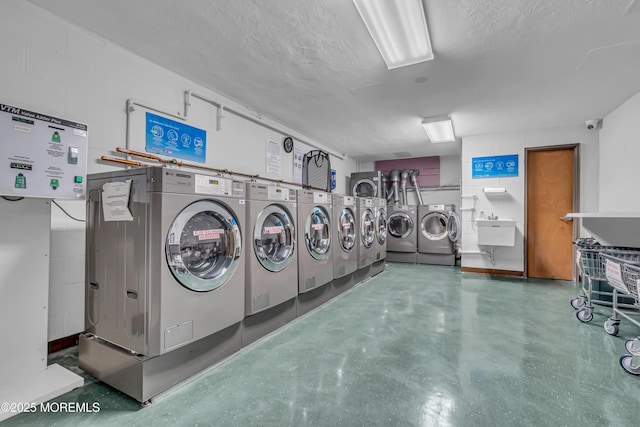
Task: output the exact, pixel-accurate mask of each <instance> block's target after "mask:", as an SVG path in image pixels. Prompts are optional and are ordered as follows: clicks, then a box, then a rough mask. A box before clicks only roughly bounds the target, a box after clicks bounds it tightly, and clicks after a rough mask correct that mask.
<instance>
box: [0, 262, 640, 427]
mask: <svg viewBox="0 0 640 427" xmlns="http://www.w3.org/2000/svg"><path fill="white" fill-rule="evenodd" d="M576 294H577V291H576V288H575V286H574V284H572V283H570V282H559V281H545V280H522V279H503V278H494V279H492V278H489V277H488V276H483V275H475V274H461V273H460V271H459V269H457V268H451V267H439V266H423V265H403V264H391V263H390V264H389V265H388V267H387V270H386V271H385V272H384V273H382V274H380V275H379V276H376V277H375V278H373V279H371V280H369V281H368V282H366V283H364V284H362V285H361V286H358V287H356V288H354V289H353V290H351V291H350V292H348V293H346V294H344V295H342V296H341V297H339V298H337V299H335V300H333V301H332V302H330V303H329V304H327V305H325V306H323V307H321V308H320V309H319V310H316V311H314V312H312V313H310V314H308V315H307V316H305V317H303V318H301V319H298V320H296V321H295V322H293V323H292V324H290V325H289V326H287V327H285V328H283V329H282V330H280V331H278V332H277V333H275V334H274V335H272V336H270V337H267V338H266V339H264V340H262V341H260V342H258V343H256V344H254V345H252V346H250V347H248V348H246V349H244V350H242V351H241V352H240V353H238V354H236V355H235V356H233V357H232V358H231V359H229V360H228V361H226V362H224V363H223V364H221V365H220V366H218V367H216V368H215V369H213V370H211V371H210V372H208V373H206V374H205V375H203V376H201V377H200V378H198V379H197V380H196V381H194V382H192V383H190V384H188V385H186V386H185V387H183V388H181V389H179V390H176V391H173V392H172V393H170V394H169V395H168V396H166V397H165V398H163V399H161V400H160V401H159V402H156V403H154V404H153V405H151V406H149V407H147V408H141V407H140V406H139V405H138V404H137V403H136V402H134V401H132V400H131V399H129V398H127V397H126V396H123V395H122V394H120V393H118V392H117V391H115V390H113V389H111V388H109V387H108V386H106V385H104V384H101V383H96V382H93V381H91V380H89V381H88V384H87V385H85V386H84V387H83V388H81V389H78V390H75V391H73V392H71V393H68V394H67V395H65V396H62V397H61V398H59V399H57V400H58V401H60V402H75V401H78V402H89V403H93V402H98V403H99V404H100V412H99V413H96V414H83V413H64V414H42V413H33V414H22V415H19V416H17V417H14V418H12V419H10V420H8V421H7V422H6V425H7V426H10V425H59V426H62V425H74V426H80V425H83V426H95V425H113V426H127V427H129V426H150V425H179V426H184V425H211V426H303V425H310V426H565V425H566V426H574V425H575V426H607V425H610V426H635V425H640V377H634V376H631V375H629V374H627V373H625V372H624V371H623V370H622V369H621V368H620V367H619V364H618V358H619V356H620V355H622V354H624V341H625V339H626V338H630V337H634V336H635V335H637V334H638V333H640V331H638V330H637V328H635V327H634V326H633V325H630V324H629V323H628V322H627V323H625V322H624V321H623V323H622V325H621V329H620V334H619V336H618V337H612V336H609V335H607V334H606V333H605V332H604V330H603V328H602V322H603V321H604V320H605V319H606V317H607V312H608V309H606V308H604V307H600V308H598V309H596V315H595V318H594V320H593V321H592V322H591V323H589V324H581V323H580V322H578V320H577V319H576V317H575V312H574V310H573V309H572V308H571V307H570V305H569V300H570V299H571V297H573V296H575V295H576ZM54 359H55V360H56V361H58V362H60V363H62V364H65V365H67V366H73V365H74V364H76V362H75V353H74V351H73V350H72V351H67V352H64V353H61V354H59V355H57V356H56V357H54ZM76 366H77V365H76ZM3 427H4V425H3Z"/></svg>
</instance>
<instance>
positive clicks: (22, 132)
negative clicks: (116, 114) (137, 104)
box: [0, 103, 88, 199]
mask: <svg viewBox="0 0 640 427" xmlns="http://www.w3.org/2000/svg"><path fill="white" fill-rule="evenodd" d="M87 141H88V140H87V125H86V124H83V123H76V122H72V121H70V120H65V119H59V118H56V117H52V116H49V115H46V114H40V113H34V112H32V111H28V110H25V109H22V108H19V107H12V106H10V105H6V104H2V103H0V195H2V196H21V197H44V198H49V199H84V198H85V188H86V180H87V154H88V143H87Z"/></svg>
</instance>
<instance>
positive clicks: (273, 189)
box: [246, 182, 298, 316]
mask: <svg viewBox="0 0 640 427" xmlns="http://www.w3.org/2000/svg"><path fill="white" fill-rule="evenodd" d="M295 212H296V192H295V190H291V189H288V188H282V187H278V186H274V185H266V184H259V183H255V182H250V183H248V184H247V218H248V223H247V230H248V235H249V236H250V239H251V243H250V247H251V250H250V251H249V252H250V255H249V256H248V260H247V287H246V315H247V316H250V315H252V314H256V313H258V312H260V311H262V310H266V309H268V308H269V307H273V306H276V305H278V304H280V303H283V302H285V301H287V300H290V299H292V298H295V296H296V295H297V294H298V254H297V252H296V240H295V236H296V226H295V221H294V218H295Z"/></svg>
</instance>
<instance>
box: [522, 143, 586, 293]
mask: <svg viewBox="0 0 640 427" xmlns="http://www.w3.org/2000/svg"><path fill="white" fill-rule="evenodd" d="M574 150H575V147H573V148H563V149H549V150H541V151H538V150H530V151H528V154H527V242H526V245H527V275H528V276H529V277H539V278H544V279H564V280H571V279H572V271H573V249H572V240H573V224H572V223H571V222H566V221H563V220H562V219H560V218H561V217H563V216H565V215H566V214H567V213H568V212H575V210H574V207H573V200H574V185H575V183H574V182H573V179H574V166H575V165H574Z"/></svg>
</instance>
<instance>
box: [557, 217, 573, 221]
mask: <svg viewBox="0 0 640 427" xmlns="http://www.w3.org/2000/svg"><path fill="white" fill-rule="evenodd" d="M560 219H561V220H562V221H564V222H573V218H572V217H570V216H561V217H560Z"/></svg>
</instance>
